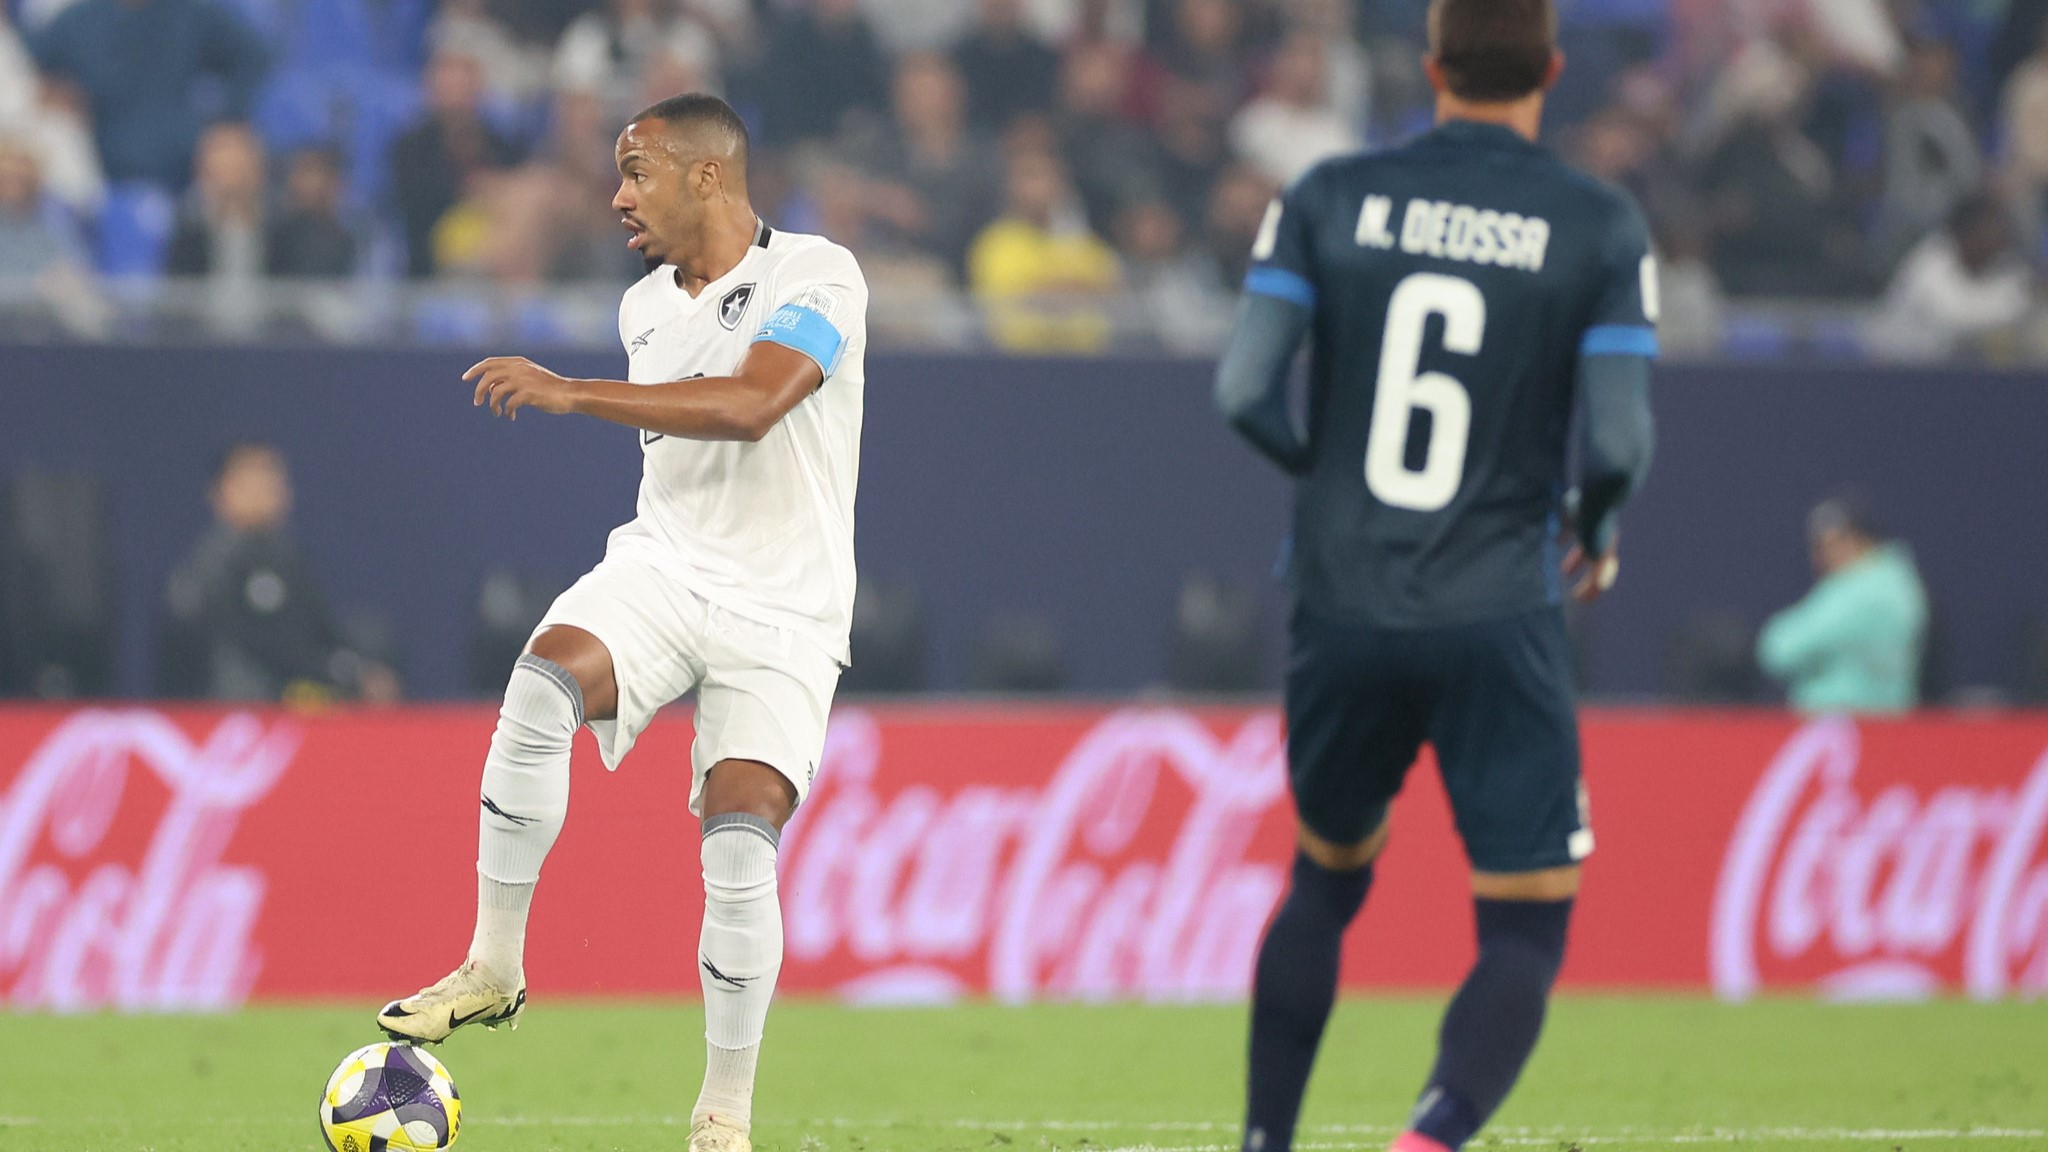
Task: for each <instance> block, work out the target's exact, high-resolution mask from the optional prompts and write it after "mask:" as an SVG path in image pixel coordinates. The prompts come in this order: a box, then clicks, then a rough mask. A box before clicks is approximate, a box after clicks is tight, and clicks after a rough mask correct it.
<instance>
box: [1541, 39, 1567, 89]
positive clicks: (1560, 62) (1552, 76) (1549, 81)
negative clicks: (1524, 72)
mask: <svg viewBox="0 0 2048 1152" xmlns="http://www.w3.org/2000/svg"><path fill="white" fill-rule="evenodd" d="M1562 75H1564V50H1563V49H1561V48H1553V49H1551V50H1550V67H1548V68H1545V69H1544V70H1543V90H1544V91H1545V92H1548V91H1550V89H1552V88H1553V87H1555V86H1556V85H1557V78H1558V77H1559V76H1562Z"/></svg>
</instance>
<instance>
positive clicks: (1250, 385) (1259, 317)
mask: <svg viewBox="0 0 2048 1152" xmlns="http://www.w3.org/2000/svg"><path fill="white" fill-rule="evenodd" d="M1309 315H1310V313H1309V310H1308V309H1307V308H1306V307H1304V306H1303V305H1301V304H1300V303H1298V302H1296V301H1294V300H1285V299H1281V298H1279V297H1277V296H1268V295H1264V294H1261V293H1254V292H1247V293H1245V297H1244V302H1243V303H1242V304H1241V305H1239V307H1238V313H1237V326H1236V327H1235V328H1233V329H1232V330H1231V333H1230V344H1229V345H1228V346H1227V347H1226V348H1225V349H1224V351H1223V360H1222V363H1220V364H1219V365H1217V368H1216V407H1217V408H1219V409H1221V410H1222V412H1223V415H1224V417H1225V418H1226V419H1228V420H1229V421H1230V426H1231V427H1232V428H1235V429H1237V431H1238V434H1239V435H1241V436H1243V437H1244V438H1245V439H1247V440H1249V441H1251V442H1252V446H1253V447H1254V448H1257V449H1258V450H1259V451H1260V452H1262V453H1264V454H1265V455H1266V456H1267V457H1268V458H1270V459H1271V460H1272V461H1273V462H1274V463H1276V464H1278V465H1280V467H1282V468H1284V469H1286V470H1287V471H1289V472H1291V473H1295V474H1297V475H1299V474H1300V473H1302V472H1305V471H1307V470H1308V462H1309V461H1308V441H1307V439H1306V438H1305V437H1304V436H1303V435H1302V434H1301V432H1300V431H1299V430H1297V429H1296V428H1295V426H1294V417H1293V415H1292V414H1291V413H1290V412H1289V410H1288V405H1287V377H1288V374H1289V372H1290V370H1291V369H1292V368H1293V366H1294V351H1295V349H1296V348H1299V347H1300V346H1301V338H1302V336H1303V334H1304V333H1306V332H1307V331H1308V325H1309Z"/></svg>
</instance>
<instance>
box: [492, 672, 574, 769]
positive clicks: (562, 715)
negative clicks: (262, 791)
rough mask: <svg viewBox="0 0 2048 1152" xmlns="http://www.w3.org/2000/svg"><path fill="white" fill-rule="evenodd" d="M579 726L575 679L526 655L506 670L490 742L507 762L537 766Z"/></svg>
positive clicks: (555, 752)
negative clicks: (509, 671) (501, 702)
mask: <svg viewBox="0 0 2048 1152" xmlns="http://www.w3.org/2000/svg"><path fill="white" fill-rule="evenodd" d="M582 724H583V691H582V689H581V688H580V687H579V686H578V685H577V683H576V679H575V677H573V676H571V675H570V674H569V671H568V669H566V668H563V667H562V666H561V665H559V664H556V663H554V662H553V661H551V660H548V659H545V658H543V657H540V656H535V655H532V654H530V653H529V654H528V655H525V656H521V657H520V658H519V662H518V663H516V664H514V665H513V666H512V676H511V678H510V679H508V680H507V681H506V683H505V703H504V705H503V707H501V708H499V710H498V728H497V732H496V733H495V734H494V735H493V736H492V738H491V744H492V747H493V749H494V750H496V751H498V752H499V753H501V757H500V758H501V759H505V758H509V761H510V762H511V763H514V764H523V763H527V762H537V761H539V760H542V759H546V758H550V757H553V756H556V755H559V754H561V753H564V752H567V751H568V748H569V742H570V741H571V740H572V739H574V738H575V735H576V729H577V728H579V727H581V726H582Z"/></svg>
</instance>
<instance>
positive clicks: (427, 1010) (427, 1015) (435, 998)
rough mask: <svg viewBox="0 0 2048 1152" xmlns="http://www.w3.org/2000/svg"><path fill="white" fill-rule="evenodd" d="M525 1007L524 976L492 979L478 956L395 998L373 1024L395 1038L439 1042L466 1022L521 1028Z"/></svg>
mask: <svg viewBox="0 0 2048 1152" xmlns="http://www.w3.org/2000/svg"><path fill="white" fill-rule="evenodd" d="M524 1011H526V981H525V980H524V979H523V978H522V979H521V980H520V981H519V983H518V987H517V988H513V987H511V986H508V985H501V984H496V983H493V982H492V980H491V978H490V977H489V976H486V975H485V974H484V972H483V970H482V969H481V968H478V967H477V964H476V961H474V960H464V961H463V962H462V967H460V968H457V969H456V970H455V971H453V972H450V973H449V974H448V975H446V976H444V977H442V978H441V979H440V980H439V981H437V982H435V983H434V984H431V985H429V986H427V987H425V988H422V989H420V990H419V991H418V992H417V993H414V994H413V995H411V996H408V997H406V998H405V999H403V1000H393V1001H392V1002H391V1003H389V1004H386V1005H385V1006H384V1010H383V1011H381V1012H379V1013H377V1027H379V1028H382V1029H383V1030H384V1031H385V1033H386V1034H387V1035H389V1036H390V1037H391V1038H392V1039H393V1040H401V1041H403V1040H410V1041H413V1042H415V1043H420V1044H439V1043H440V1042H441V1041H443V1040H446V1039H447V1038H448V1034H449V1033H451V1032H453V1031H455V1030H456V1029H457V1028H460V1027H462V1026H463V1025H465V1024H481V1025H483V1026H484V1027H486V1028H489V1029H491V1030H492V1031H496V1030H497V1027H498V1025H500V1024H503V1025H505V1026H506V1027H508V1028H517V1027H519V1014H520V1013H522V1012H524Z"/></svg>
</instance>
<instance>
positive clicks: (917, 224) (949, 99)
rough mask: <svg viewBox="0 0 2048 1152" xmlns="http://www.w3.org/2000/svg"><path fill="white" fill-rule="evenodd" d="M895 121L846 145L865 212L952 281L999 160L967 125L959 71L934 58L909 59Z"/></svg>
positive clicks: (897, 90) (893, 92) (901, 70)
mask: <svg viewBox="0 0 2048 1152" xmlns="http://www.w3.org/2000/svg"><path fill="white" fill-rule="evenodd" d="M890 106H891V110H892V111H893V113H894V115H893V116H892V118H891V119H890V121H889V122H887V123H886V124H884V125H881V126H879V128H878V130H876V131H873V132H865V133H859V134H856V135H855V136H853V137H852V139H851V140H850V141H849V144H850V147H849V148H847V149H846V150H847V151H848V152H850V153H852V155H850V156H849V157H848V158H849V160H851V161H852V162H853V163H855V164H857V165H858V166H859V168H860V169H861V171H862V172H864V173H865V174H866V177H867V180H868V182H869V183H868V186H867V191H868V196H867V209H868V211H869V212H871V213H872V214H873V215H874V216H875V217H877V218H878V223H879V225H880V226H881V227H882V228H883V229H885V230H886V231H887V232H888V233H890V234H891V235H892V236H893V237H894V238H895V240H896V241H897V242H899V243H901V244H903V245H906V246H908V247H912V248H915V249H917V250H919V251H922V252H924V253H926V254H928V255H930V256H933V257H936V258H937V259H939V260H941V261H943V262H944V264H945V266H946V268H947V269H948V270H949V271H950V272H951V274H952V275H953V277H954V278H955V279H956V280H957V279H958V278H959V276H960V275H961V273H962V271H963V270H964V268H965V266H966V260H967V246H968V244H970V243H971V242H972V241H973V239H974V234H975V232H976V231H977V230H979V229H980V227H981V226H982V225H983V224H984V223H986V222H987V220H988V218H989V216H990V214H991V213H992V212H993V210H994V207H995V203H996V196H997V192H998V188H999V184H1000V172H1001V159H1000V157H999V156H998V155H997V153H996V150H995V147H994V145H993V144H992V143H991V142H990V140H989V138H988V137H986V136H984V135H982V134H980V133H978V132H975V131H973V130H972V129H971V128H970V126H969V123H968V101H967V84H966V81H965V80H964V79H963V77H962V75H961V70H960V68H959V67H958V66H957V65H956V64H955V63H954V62H953V61H952V60H950V59H948V58H947V57H945V56H942V55H939V54H938V53H934V52H920V53H912V54H910V55H907V56H905V57H904V58H903V59H902V60H901V61H900V62H899V63H898V64H897V66H896V76H895V80H894V82H893V83H892V84H891V86H890Z"/></svg>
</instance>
